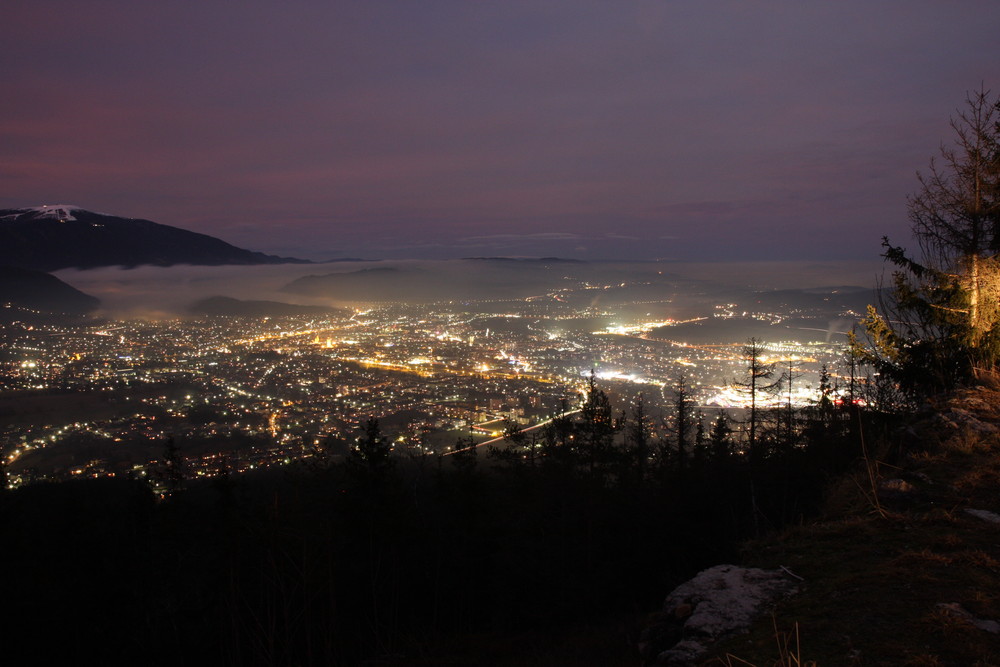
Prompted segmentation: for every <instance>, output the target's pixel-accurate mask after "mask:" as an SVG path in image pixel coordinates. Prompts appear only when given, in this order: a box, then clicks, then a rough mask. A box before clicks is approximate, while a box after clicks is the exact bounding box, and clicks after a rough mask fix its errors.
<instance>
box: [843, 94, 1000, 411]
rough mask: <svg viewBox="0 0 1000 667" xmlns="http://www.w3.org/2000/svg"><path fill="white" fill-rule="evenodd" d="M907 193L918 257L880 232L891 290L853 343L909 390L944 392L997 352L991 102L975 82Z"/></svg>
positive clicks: (997, 138) (986, 365)
mask: <svg viewBox="0 0 1000 667" xmlns="http://www.w3.org/2000/svg"><path fill="white" fill-rule="evenodd" d="M951 127H952V130H953V132H954V140H953V143H952V144H951V145H950V146H943V147H942V148H941V150H940V160H935V159H932V160H931V162H930V166H929V170H928V172H927V173H920V174H918V180H919V189H918V191H917V193H916V194H915V195H913V196H912V197H910V199H909V215H910V221H911V223H912V228H913V233H914V235H915V236H916V238H917V240H918V242H919V245H920V251H921V257H920V259H919V260H918V259H914V258H913V257H911V256H910V255H909V254H908V253H907V252H906V250H905V249H904V248H902V247H898V246H893V245H892V244H890V243H889V240H888V239H883V243H882V245H883V248H885V251H884V253H883V257H885V258H886V259H887V260H888V261H889V262H891V263H892V264H893V265H895V266H896V271H895V272H894V274H893V284H892V289H891V296H890V298H889V299H887V300H885V302H883V303H882V304H880V308H875V307H872V306H870V307H869V308H868V313H867V316H866V317H865V319H864V325H865V330H866V334H867V341H866V342H865V343H864V344H862V343H860V342H859V341H858V340H857V338H856V337H854V338H852V346H853V347H855V348H856V349H857V350H858V353H859V354H861V355H863V356H864V361H866V362H867V363H870V364H871V365H873V366H874V367H875V370H876V371H878V372H882V373H888V374H890V375H892V376H893V377H894V378H895V379H896V380H897V381H898V382H899V383H900V386H901V388H903V389H904V390H906V391H908V392H909V393H910V394H911V395H917V394H922V393H933V392H936V391H941V390H948V389H950V388H952V387H954V386H956V385H959V384H963V383H966V382H968V381H970V380H972V379H974V378H975V376H976V375H979V374H982V373H992V372H994V371H995V369H996V366H997V363H998V360H1000V259H998V256H1000V101H994V100H993V98H992V96H991V94H990V91H988V90H985V89H980V90H979V91H978V92H973V93H970V94H969V95H967V97H966V104H965V107H964V108H963V109H962V110H960V111H959V112H958V115H957V116H956V117H954V118H952V121H951Z"/></svg>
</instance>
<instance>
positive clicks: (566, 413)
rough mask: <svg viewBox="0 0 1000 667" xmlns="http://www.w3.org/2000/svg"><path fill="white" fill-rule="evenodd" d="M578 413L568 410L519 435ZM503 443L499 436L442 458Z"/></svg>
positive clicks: (457, 450)
mask: <svg viewBox="0 0 1000 667" xmlns="http://www.w3.org/2000/svg"><path fill="white" fill-rule="evenodd" d="M578 412H580V410H570V411H569V412H564V413H562V414H561V415H556V416H555V417H551V418H549V419H546V420H545V421H543V422H539V423H537V424H535V425H534V426H529V427H528V428H526V429H522V430H521V433H527V432H529V431H534V430H536V429H539V428H542V427H543V426H545V425H547V424H551V423H552V422H553V421H555V420H556V419H561V418H562V417H569V416H570V415H575V414H576V413H578ZM503 441H504V437H503V436H500V437H499V438H493V439H492V440H485V441H483V442H480V443H479V444H477V445H472V446H471V447H466V448H464V449H456V450H454V451H451V452H445V453H444V454H442V456H451V455H452V454H458V453H459V452H469V451H472V450H474V449H478V448H479V447H483V446H484V445H494V444H496V443H498V442H503Z"/></svg>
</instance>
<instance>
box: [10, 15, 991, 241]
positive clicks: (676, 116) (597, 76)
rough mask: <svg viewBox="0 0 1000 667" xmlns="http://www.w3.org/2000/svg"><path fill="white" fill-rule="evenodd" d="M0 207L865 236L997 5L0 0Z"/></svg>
mask: <svg viewBox="0 0 1000 667" xmlns="http://www.w3.org/2000/svg"><path fill="white" fill-rule="evenodd" d="M2 17H3V18H2V21H0V38H2V40H3V50H4V55H3V56H2V59H0V72H2V82H3V87H4V88H3V91H4V94H3V103H2V104H0V174H2V177H0V178H2V180H0V182H2V189H0V208H8V207H20V206H36V205H40V204H75V205H78V206H82V207H84V208H87V209H91V210H95V211H103V212H107V213H112V214H116V215H122V216H127V217H141V218H147V219H151V220H155V221H157V222H161V223H165V224H170V225H175V226H178V227H183V228H185V229H190V230H194V231H199V232H204V233H207V234H211V235H214V236H218V237H221V238H223V239H225V240H226V241H229V242H231V243H233V244H235V245H239V246H241V247H246V248H250V249H253V250H261V251H264V252H268V253H274V254H282V255H294V256H300V257H308V258H312V259H328V258H334V257H348V256H350V257H366V258H375V257H415V258H449V257H467V256H485V255H513V256H525V255H527V256H539V255H557V256H562V257H574V258H581V259H588V258H607V259H612V258H627V259H655V258H669V259H689V260H704V259H709V260H711V259H787V258H810V259H869V258H872V257H877V255H878V253H879V252H880V248H879V239H880V238H881V237H882V236H883V235H889V236H890V237H892V239H893V240H894V241H898V242H902V243H906V242H907V241H908V237H909V234H908V228H909V223H908V221H907V216H906V197H907V195H908V194H910V193H912V192H913V191H914V189H915V187H916V184H917V181H916V177H915V172H916V171H917V170H918V169H925V168H926V166H927V163H928V160H929V158H930V157H931V156H932V155H934V154H935V152H936V151H937V149H938V147H939V145H940V144H941V143H942V142H943V141H950V139H951V136H950V130H949V128H948V119H949V117H950V116H952V115H954V114H955V112H956V109H958V108H959V107H960V106H961V105H962V104H963V100H964V99H965V95H966V91H969V90H972V89H978V88H979V87H980V86H981V85H984V86H985V87H986V88H987V89H990V88H992V89H993V91H994V93H996V92H1000V2H997V1H996V0H981V1H955V2H944V1H943V0H941V1H929V0H905V1H904V0H899V1H879V2H870V1H866V2H859V1H855V0H848V1H844V0H840V1H837V2H818V1H817V2H809V1H805V0H794V1H788V2H747V1H745V0H744V1H739V2H735V1H734V2H715V1H711V0H706V1H694V0H688V1H679V0H678V1H670V0H638V1H625V2H609V1H606V0H605V1H600V2H598V1H596V0H574V1H573V2H557V1H545V0H535V1H532V2H522V1H520V0H506V1H504V2H496V3H480V2H468V1H467V0H464V1H454V2H451V1H449V2H445V1H436V0H423V1H418V0H407V1H395V2H391V1H380V0H367V1H364V2H362V1H360V0H358V1H355V2H307V1H300V2H276V1H275V2H259V1H256V0H251V1H244V2H240V3H228V2H227V3H223V2H217V1H214V0H204V1H201V2H159V3H146V2H135V1H134V0H132V1H128V2H118V1H99V0H98V1H94V2H79V1H78V0H73V1H64V2H50V1H47V0H32V1H31V2H21V1H19V0H15V1H14V2H6V3H5V4H4V9H3V13H2Z"/></svg>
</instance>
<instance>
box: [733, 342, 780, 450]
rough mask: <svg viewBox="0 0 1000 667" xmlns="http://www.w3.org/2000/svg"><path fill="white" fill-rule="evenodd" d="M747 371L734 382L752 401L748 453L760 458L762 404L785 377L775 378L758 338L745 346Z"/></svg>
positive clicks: (772, 366)
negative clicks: (759, 442)
mask: <svg viewBox="0 0 1000 667" xmlns="http://www.w3.org/2000/svg"><path fill="white" fill-rule="evenodd" d="M743 359H744V361H745V362H746V364H747V365H746V371H745V372H744V375H743V378H742V379H738V380H733V386H734V387H736V389H737V390H739V391H741V392H742V393H744V394H745V395H746V396H747V398H748V399H749V401H750V405H749V414H748V416H747V450H748V451H747V453H748V454H749V455H750V457H751V458H754V457H758V456H759V455H760V452H759V451H758V447H757V444H758V443H757V441H758V435H759V429H760V422H761V403H762V401H763V400H764V399H765V398H766V397H767V396H768V395H770V394H773V393H774V392H775V391H776V390H777V389H778V388H779V387H780V386H781V382H782V379H783V377H779V378H778V379H775V378H774V372H775V369H774V364H772V363H767V362H766V361H764V345H763V343H762V342H761V341H760V340H759V339H757V338H751V339H750V340H749V341H748V342H747V344H746V345H744V346H743Z"/></svg>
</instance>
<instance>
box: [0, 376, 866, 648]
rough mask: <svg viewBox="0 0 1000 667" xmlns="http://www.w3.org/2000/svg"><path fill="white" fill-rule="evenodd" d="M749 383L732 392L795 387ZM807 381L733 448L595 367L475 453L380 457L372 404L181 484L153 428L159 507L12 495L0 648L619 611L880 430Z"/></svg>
mask: <svg viewBox="0 0 1000 667" xmlns="http://www.w3.org/2000/svg"><path fill="white" fill-rule="evenodd" d="M758 370H759V371H764V370H766V369H765V368H764V366H761V367H760V368H759V369H758ZM757 379H758V380H760V382H761V384H760V385H759V386H756V388H754V389H752V391H760V392H766V391H780V390H782V388H783V387H786V384H787V383H790V382H791V381H792V377H791V376H789V377H788V378H786V377H785V376H784V375H780V374H779V375H777V376H776V377H775V378H773V379H768V378H765V377H764V376H763V375H761V376H759V377H758V378H757ZM751 381H752V382H753V383H756V382H757V380H751ZM866 386H867V385H866ZM786 388H787V387H786ZM820 389H821V391H820V397H819V399H818V400H817V402H816V404H815V405H814V406H812V407H810V408H807V409H792V407H791V405H790V404H789V405H788V406H786V407H785V408H778V409H774V408H768V409H767V410H763V409H761V410H760V411H758V412H756V413H755V414H754V417H753V419H754V420H756V421H755V423H754V424H753V425H752V432H753V442H752V443H751V442H749V441H748V434H749V433H750V432H751V425H748V424H746V423H745V421H746V419H748V417H744V418H743V419H744V422H742V423H737V422H736V421H735V420H733V419H732V418H729V417H727V416H726V414H724V413H721V412H720V413H718V414H717V415H705V414H702V413H700V412H697V411H695V410H694V408H693V407H692V403H691V401H690V398H689V395H688V393H687V388H686V386H685V384H684V382H683V381H679V382H678V386H677V387H676V389H675V395H676V402H675V408H676V409H675V411H674V414H672V415H669V419H668V420H667V423H666V424H664V423H663V422H661V421H660V420H653V419H651V418H650V416H649V415H647V414H646V412H645V408H644V406H643V405H642V403H641V401H640V402H638V403H636V404H635V405H632V406H625V409H624V410H623V408H620V407H616V406H614V405H612V402H611V400H610V399H609V398H608V396H607V395H606V394H605V392H604V391H603V390H602V389H601V388H600V387H598V386H597V385H596V383H594V382H593V380H591V384H590V386H589V388H588V391H587V392H586V393H585V395H584V396H582V397H580V400H579V404H578V405H577V406H572V407H579V412H576V413H572V414H569V415H568V416H564V417H557V418H555V419H554V420H553V421H552V422H551V423H550V424H549V425H548V426H547V427H545V428H543V429H537V430H534V431H531V432H525V431H519V430H518V429H517V427H515V426H513V425H511V427H510V428H509V429H508V432H507V446H506V447H502V448H498V449H494V450H491V451H489V452H481V451H480V452H475V451H472V450H470V451H468V452H458V453H455V454H452V455H450V456H446V457H418V458H413V457H397V456H392V455H391V454H390V448H389V441H388V439H387V438H386V436H385V435H383V434H382V432H381V430H380V428H379V424H378V422H377V421H374V420H371V421H369V422H368V423H367V424H366V426H365V429H364V432H363V434H362V435H361V436H360V437H359V438H358V439H357V441H356V443H355V446H354V447H353V448H352V450H351V453H350V455H349V456H348V457H347V458H346V459H345V460H342V461H334V460H332V459H328V458H326V457H324V456H322V454H321V453H319V454H318V455H317V456H316V457H314V458H313V459H311V462H310V463H308V464H303V465H300V466H297V467H296V466H291V467H287V468H285V469H282V470H280V471H270V472H266V473H262V474H259V475H257V476H243V477H237V476H231V477H221V478H215V479H212V480H202V481H199V482H194V481H190V480H187V481H185V480H182V479H181V478H180V477H179V473H178V471H179V470H180V469H181V461H180V459H179V458H178V452H177V451H176V447H175V446H174V445H173V443H168V444H167V446H166V450H165V455H164V462H165V469H166V481H167V482H169V485H170V486H169V488H170V489H172V490H173V493H172V494H170V497H169V498H168V499H166V500H164V501H157V500H156V499H155V497H154V494H153V492H152V491H151V490H150V488H149V487H148V486H147V485H146V484H145V483H143V482H140V481H136V480H122V479H104V480H93V481H78V482H68V483H59V484H38V485H33V486H29V487H25V488H22V489H18V490H16V491H13V492H8V493H7V494H5V495H4V496H3V497H2V500H0V503H2V505H0V513H2V524H0V530H2V537H0V541H2V544H3V548H2V549H0V559H2V560H0V566H2V568H3V573H4V584H3V592H4V597H5V601H6V606H7V608H8V610H9V613H8V614H7V617H8V620H7V622H6V623H5V624H4V626H3V629H2V633H3V642H2V647H3V648H2V649H0V651H2V653H3V655H4V661H5V662H6V663H7V664H52V663H54V662H56V661H66V662H70V661H72V662H74V663H75V662H79V661H80V660H84V661H85V662H87V663H94V664H98V663H102V664H125V663H128V664H171V665H183V664H228V665H351V664H358V663H362V662H365V661H369V660H373V659H384V660H389V661H390V662H391V661H392V660H396V661H398V663H399V664H403V663H407V662H408V661H417V660H421V659H422V660H425V661H427V664H440V663H442V662H443V663H449V662H451V663H453V664H465V663H469V662H474V663H478V664H488V663H489V661H490V660H489V657H488V654H489V650H490V647H495V646H500V645H505V644H509V642H510V638H511V637H513V636H518V637H522V638H531V637H536V638H538V637H544V635H545V634H546V633H553V632H558V631H559V630H560V628H574V627H578V628H579V627H588V626H589V625H590V624H599V623H605V622H607V621H608V619H619V618H638V617H640V616H641V615H642V614H643V613H645V612H648V611H650V610H652V609H655V608H656V607H657V606H658V605H659V604H660V602H661V600H662V597H663V595H664V593H665V592H666V591H667V590H669V588H670V587H672V586H673V585H675V584H677V583H679V582H680V581H682V580H683V579H685V578H686V577H688V576H690V575H691V574H693V573H694V572H696V571H697V570H699V569H701V568H703V567H707V566H710V565H713V564H717V563H720V562H725V561H731V560H734V559H737V558H738V556H739V548H740V544H741V543H742V542H743V541H745V540H746V539H747V538H751V537H754V536H756V535H759V534H761V533H763V532H765V531H768V530H771V529H774V528H778V527H780V526H782V525H786V524H788V523H789V522H796V521H800V520H802V519H803V518H804V517H807V516H809V515H811V514H814V513H815V512H817V511H818V509H819V507H820V504H821V501H822V499H823V489H824V487H825V485H826V483H827V482H828V481H829V480H830V479H831V477H833V476H834V475H836V474H837V473H839V472H841V471H844V470H845V469H848V468H849V467H851V466H852V465H854V464H855V463H856V462H857V460H858V458H859V456H860V452H861V449H860V444H861V441H860V438H859V432H860V431H862V430H863V431H864V432H865V433H866V435H867V437H869V438H874V437H876V434H877V432H878V430H879V428H881V427H880V426H879V425H880V424H882V425H884V424H885V423H886V422H885V420H884V419H882V417H884V415H881V413H879V412H878V411H875V410H872V409H867V410H861V409H859V408H858V406H857V405H852V404H851V401H845V404H846V405H844V406H842V405H837V404H836V402H835V399H834V396H835V394H834V392H833V390H832V387H831V386H830V380H829V377H828V376H827V375H826V373H825V372H824V380H823V384H822V386H821V388H820ZM857 402H858V401H855V403H857ZM566 407H569V406H566ZM562 412H567V410H565V409H564V410H562ZM459 444H460V445H461V444H466V445H467V444H468V443H459ZM525 641H528V642H529V643H530V641H531V640H530V639H527V640H525ZM470 651H471V652H473V654H472V655H470V653H469V652H470ZM476 652H481V653H476Z"/></svg>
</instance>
